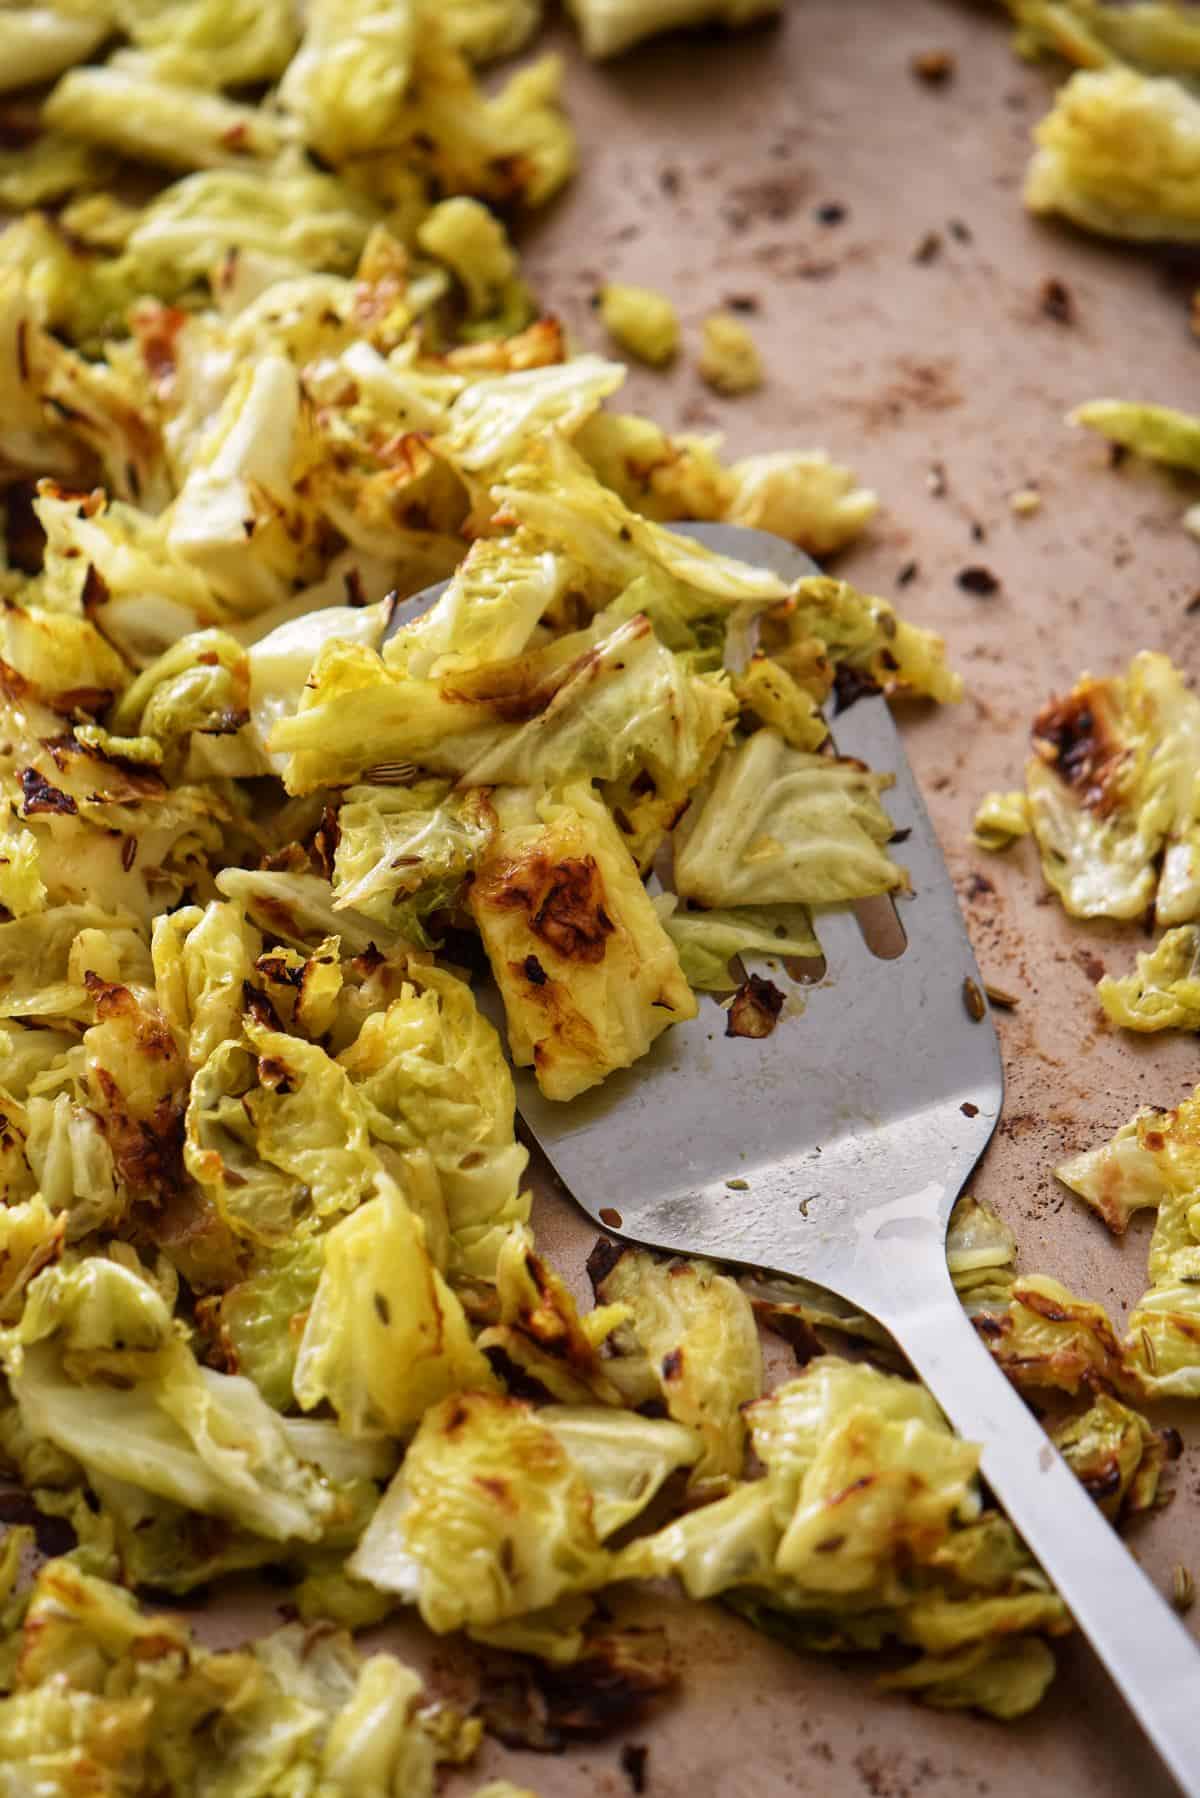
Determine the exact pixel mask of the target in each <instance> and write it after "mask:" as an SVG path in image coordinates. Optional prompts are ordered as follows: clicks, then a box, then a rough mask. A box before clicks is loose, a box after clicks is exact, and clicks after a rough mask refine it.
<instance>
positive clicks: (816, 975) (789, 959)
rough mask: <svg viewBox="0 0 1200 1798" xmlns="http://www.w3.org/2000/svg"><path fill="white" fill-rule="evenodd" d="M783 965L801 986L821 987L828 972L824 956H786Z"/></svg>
mask: <svg viewBox="0 0 1200 1798" xmlns="http://www.w3.org/2000/svg"><path fill="white" fill-rule="evenodd" d="M783 965H784V967H785V968H786V969H787V971H788V973H789V974H790V976H791V978H792V979H793V980H796V981H798V982H799V983H800V985H801V986H819V985H820V983H821V981H822V980H824V978H825V975H826V972H827V969H826V964H825V957H824V956H823V955H785V956H784V957H783Z"/></svg>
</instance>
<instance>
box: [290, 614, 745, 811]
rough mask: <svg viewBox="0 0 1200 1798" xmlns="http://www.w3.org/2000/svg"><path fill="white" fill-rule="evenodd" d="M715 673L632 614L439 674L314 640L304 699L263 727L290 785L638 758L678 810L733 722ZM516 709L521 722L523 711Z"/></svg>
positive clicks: (602, 768)
mask: <svg viewBox="0 0 1200 1798" xmlns="http://www.w3.org/2000/svg"><path fill="white" fill-rule="evenodd" d="M732 705H733V700H732V696H731V695H730V693H729V690H728V688H727V687H726V686H725V684H724V682H723V681H722V680H720V679H719V678H717V679H709V678H706V677H704V676H701V675H692V674H690V673H689V672H688V671H687V669H686V668H685V667H684V666H683V665H682V663H681V662H680V661H679V660H678V659H677V658H676V657H675V656H673V655H672V653H671V651H670V650H668V649H666V648H665V647H664V645H663V644H661V643H660V642H659V641H658V639H657V638H656V637H655V635H654V632H653V631H652V629H651V627H650V623H649V621H648V620H647V619H646V618H645V617H643V616H641V615H638V616H635V617H634V618H632V619H631V620H630V621H629V622H628V623H627V624H621V625H618V626H617V627H616V628H615V629H613V630H611V631H609V632H608V633H607V634H605V635H603V636H601V637H599V639H598V640H597V639H596V637H595V635H594V633H592V632H578V633H573V634H572V635H570V636H567V637H563V638H559V639H558V640H557V641H556V642H554V643H552V644H550V645H548V646H547V647H546V648H545V649H541V650H533V651H530V652H529V653H528V654H526V655H524V656H521V657H518V658H516V659H515V660H513V661H511V662H501V663H490V664H487V665H485V666H483V667H480V668H477V669H474V670H470V671H467V672H465V673H462V674H454V675H448V676H446V677H445V678H444V679H443V680H441V681H433V680H430V681H422V682H418V681H414V680H412V679H410V678H409V677H408V676H407V675H405V674H403V673H401V674H397V675H392V674H390V673H389V671H388V669H387V667H386V665H385V664H384V663H383V662H382V661H381V660H380V658H379V657H378V656H376V655H375V654H373V653H372V652H370V651H367V650H365V649H361V648H358V647H357V646H351V647H342V646H340V645H337V644H331V645H330V646H329V647H328V648H326V649H325V650H323V651H322V653H321V654H320V656H319V657H318V659H317V662H316V665H315V667H314V668H313V671H312V675H311V677H310V679H309V683H308V687H307V688H306V690H305V692H304V694H303V696H302V698H301V702H300V710H299V711H298V712H297V713H296V715H295V716H294V717H292V718H285V719H283V720H282V721H281V722H280V723H279V724H277V725H276V726H275V728H274V730H273V731H272V732H271V735H270V738H269V740H268V741H269V747H270V748H271V750H272V751H274V752H277V753H287V754H290V758H291V759H290V760H289V762H288V764H287V772H286V775H285V782H286V785H287V788H288V791H289V792H293V793H304V792H311V791H312V790H313V789H314V788H316V787H318V786H325V785H328V784H330V783H331V782H334V783H337V782H343V781H353V780H356V779H361V778H363V776H364V775H367V776H368V777H369V774H370V770H371V769H372V768H379V767H395V766H397V765H399V766H403V765H405V764H410V763H414V762H415V763H419V764H420V765H421V766H422V767H425V768H428V769H430V770H431V771H433V772H435V773H444V774H456V775H457V776H458V777H459V782H460V784H461V785H463V786H492V785H527V784H531V783H533V782H539V781H541V782H549V781H555V782H563V781H568V780H571V779H573V778H576V777H578V776H581V775H582V776H588V777H591V778H593V779H601V780H610V781H615V780H619V779H620V778H621V777H623V776H624V775H626V774H634V773H638V772H644V774H645V775H646V776H647V777H648V778H649V780H650V781H651V782H652V783H653V791H654V792H655V793H656V794H662V793H664V792H667V793H669V795H670V798H671V801H672V804H673V805H674V807H675V809H676V810H677V809H678V807H679V806H680V805H681V804H682V802H683V800H684V799H686V797H687V795H688V793H689V792H690V791H691V788H692V787H693V786H694V785H695V784H696V783H697V782H698V781H699V780H700V779H701V778H702V776H703V774H704V772H705V771H706V770H707V768H708V767H709V766H710V765H711V762H712V760H713V758H714V756H715V755H716V753H717V750H718V749H719V748H720V746H721V744H722V743H723V742H724V739H725V736H726V734H727V730H728V720H729V713H730V710H731V708H732ZM521 718H525V719H527V720H528V722H526V723H521V722H519V721H518V720H520V719H521Z"/></svg>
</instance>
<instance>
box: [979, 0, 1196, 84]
mask: <svg viewBox="0 0 1200 1798" xmlns="http://www.w3.org/2000/svg"><path fill="white" fill-rule="evenodd" d="M1008 8H1009V11H1010V12H1011V13H1012V15H1013V18H1014V19H1015V20H1016V23H1017V32H1016V38H1015V41H1014V47H1015V48H1016V50H1017V53H1018V55H1021V56H1029V57H1034V56H1038V55H1040V54H1043V53H1044V52H1047V51H1049V52H1051V53H1052V54H1054V55H1056V56H1062V57H1065V58H1066V59H1067V60H1068V61H1069V62H1074V63H1077V64H1078V65H1079V66H1080V67H1081V68H1085V69H1100V68H1106V67H1108V66H1109V65H1110V64H1111V63H1114V62H1124V63H1129V64H1132V65H1133V67H1135V68H1140V69H1144V70H1146V71H1147V72H1148V73H1150V74H1170V73H1177V74H1200V22H1197V21H1196V20H1195V19H1192V18H1190V17H1189V16H1188V13H1187V12H1186V10H1185V9H1183V8H1181V7H1179V6H1176V5H1175V4H1174V0H1167V3H1166V4H1162V0H1136V3H1135V4H1134V5H1132V6H1113V5H1111V4H1110V3H1109V0H1008Z"/></svg>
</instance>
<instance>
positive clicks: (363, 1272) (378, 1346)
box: [294, 1176, 492, 1436]
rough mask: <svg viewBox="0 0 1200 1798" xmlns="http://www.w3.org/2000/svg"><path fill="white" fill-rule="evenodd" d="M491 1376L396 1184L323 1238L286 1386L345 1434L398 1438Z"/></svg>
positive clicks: (384, 1182) (380, 1181)
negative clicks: (329, 1411)
mask: <svg viewBox="0 0 1200 1798" xmlns="http://www.w3.org/2000/svg"><path fill="white" fill-rule="evenodd" d="M491 1384H492V1377H491V1373H490V1370H489V1368H488V1364H487V1362H486V1360H485V1359H484V1357H483V1354H482V1353H481V1352H480V1350H479V1349H478V1348H476V1346H475V1344H474V1343H473V1342H472V1340H471V1334H470V1331H469V1329H468V1326H467V1321H466V1318H465V1317H464V1315H463V1310H462V1306H461V1305H460V1304H459V1302H458V1300H457V1299H456V1298H455V1296H454V1294H453V1293H452V1292H451V1290H450V1288H449V1287H448V1286H447V1285H446V1282H445V1281H444V1280H443V1278H442V1276H441V1274H440V1273H439V1272H438V1271H437V1269H436V1267H435V1266H434V1265H433V1262H432V1261H431V1260H430V1257H429V1252H428V1250H427V1248H426V1246H425V1232H424V1228H423V1226H422V1224H421V1222H420V1219H419V1218H418V1217H417V1216H416V1214H415V1213H414V1212H413V1211H412V1210H411V1208H410V1207H409V1205H408V1204H407V1202H406V1200H405V1198H404V1195H403V1194H402V1193H401V1191H400V1188H399V1187H398V1186H397V1185H396V1184H395V1182H394V1181H392V1180H389V1179H387V1178H386V1177H383V1176H380V1177H378V1178H377V1180H376V1184H375V1196H374V1197H373V1198H370V1199H368V1201H367V1202H366V1203H365V1204H363V1205H361V1206H360V1207H359V1209H358V1210H357V1211H356V1212H355V1213H354V1215H353V1216H352V1217H348V1218H346V1219H345V1221H344V1222H343V1223H340V1224H338V1225H337V1227H336V1228H335V1229H333V1230H331V1231H330V1232H329V1234H328V1236H326V1237H325V1239H324V1261H323V1265H322V1269H321V1278H320V1281H319V1283H318V1286H317V1291H316V1296H315V1298H314V1299H313V1303H312V1308H311V1310H310V1311H309V1314H308V1320H307V1322H306V1324H305V1326H304V1334H303V1336H302V1337H301V1340H300V1348H299V1352H298V1354H297V1357H296V1370H295V1377H294V1390H295V1393H296V1397H297V1399H298V1400H299V1402H300V1404H301V1406H302V1407H303V1409H304V1410H306V1411H311V1410H312V1409H313V1407H314V1406H316V1405H319V1404H321V1403H322V1402H325V1401H327V1402H328V1403H329V1404H331V1405H332V1407H333V1409H334V1411H335V1413H336V1414H337V1418H338V1422H339V1424H340V1425H341V1427H342V1429H344V1430H346V1431H347V1432H348V1433H349V1434H350V1435H351V1436H371V1435H373V1434H378V1433H379V1432H381V1431H382V1432H386V1433H387V1434H389V1435H393V1436H395V1435H403V1434H405V1433H407V1432H408V1431H409V1430H411V1429H413V1428H414V1427H415V1426H416V1425H417V1424H418V1423H419V1422H420V1420H421V1418H422V1416H423V1415H424V1413H425V1412H426V1411H427V1410H428V1409H429V1408H430V1406H432V1405H436V1404H437V1403H438V1402H439V1401H440V1400H441V1399H443V1398H446V1397H447V1396H448V1395H449V1394H450V1393H453V1392H458V1391H461V1390H464V1389H466V1390H474V1391H477V1392H479V1391H484V1390H486V1389H487V1388H488V1387H489V1386H490V1385H491Z"/></svg>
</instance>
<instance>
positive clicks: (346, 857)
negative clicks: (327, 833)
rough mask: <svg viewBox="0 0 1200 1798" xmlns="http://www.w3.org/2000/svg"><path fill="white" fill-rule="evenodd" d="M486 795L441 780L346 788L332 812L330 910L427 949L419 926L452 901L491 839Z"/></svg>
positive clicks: (427, 940) (422, 930)
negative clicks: (357, 916)
mask: <svg viewBox="0 0 1200 1798" xmlns="http://www.w3.org/2000/svg"><path fill="white" fill-rule="evenodd" d="M493 824H494V820H493V817H492V813H491V807H490V805H489V804H488V801H487V799H486V796H485V795H484V794H483V793H481V792H480V791H479V790H478V789H475V788H471V789H468V790H467V791H466V792H465V793H454V792H452V791H451V790H450V784H449V782H448V781H422V782H421V783H419V785H417V786H415V787H351V789H350V791H349V792H348V793H347V794H346V797H345V799H344V800H343V802H342V805H341V807H340V808H339V811H338V844H337V851H336V854H335V857H334V864H333V892H334V901H333V902H334V905H335V907H337V908H339V909H340V908H341V907H343V906H353V907H354V909H355V910H356V911H358V912H359V913H361V914H362V915H364V916H366V917H377V918H379V919H380V920H381V922H383V923H385V924H387V925H388V926H389V927H390V929H391V930H392V931H394V932H395V933H396V934H397V935H399V936H403V937H407V938H408V940H409V941H410V942H414V943H418V944H420V945H421V946H422V947H423V948H427V947H428V946H429V938H428V935H427V932H426V924H425V921H426V920H427V919H428V917H429V914H430V913H431V912H435V911H439V910H441V909H444V908H445V907H447V906H451V905H453V904H454V903H455V901H456V900H457V898H458V896H459V895H460V894H461V892H462V890H463V884H464V882H465V880H466V878H467V876H468V875H469V874H470V873H471V871H472V870H473V869H474V868H475V867H476V866H477V864H478V862H479V860H480V858H481V857H482V855H483V854H484V852H485V851H486V849H487V845H488V843H489V841H490V839H491V835H492V829H493Z"/></svg>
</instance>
